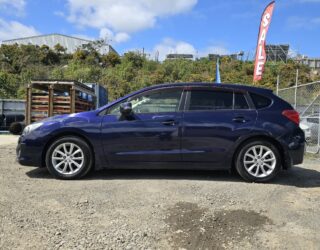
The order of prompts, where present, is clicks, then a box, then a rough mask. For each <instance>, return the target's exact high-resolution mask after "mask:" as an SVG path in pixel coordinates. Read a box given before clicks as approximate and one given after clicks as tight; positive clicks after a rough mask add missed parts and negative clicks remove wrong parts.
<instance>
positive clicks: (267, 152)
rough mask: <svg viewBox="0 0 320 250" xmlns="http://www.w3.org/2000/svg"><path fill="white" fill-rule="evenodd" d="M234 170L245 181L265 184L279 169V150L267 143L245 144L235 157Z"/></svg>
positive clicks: (253, 142)
mask: <svg viewBox="0 0 320 250" xmlns="http://www.w3.org/2000/svg"><path fill="white" fill-rule="evenodd" d="M235 165H236V169H237V172H238V173H239V175H240V176H241V177H242V178H243V179H245V180H246V181H252V182H267V181H270V180H271V179H273V178H274V177H275V176H276V175H277V174H278V172H279V171H280V169H281V158H280V154H279V150H278V149H277V148H276V147H275V146H274V145H273V144H272V143H270V142H268V141H262V140H261V141H251V142H248V143H247V144H245V145H244V146H243V147H242V148H241V150H240V151H239V153H238V155H237V157H236V162H235Z"/></svg>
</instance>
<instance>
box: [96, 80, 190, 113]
mask: <svg viewBox="0 0 320 250" xmlns="http://www.w3.org/2000/svg"><path fill="white" fill-rule="evenodd" d="M174 89H178V90H180V91H181V95H180V99H179V104H178V109H177V111H175V112H156V113H138V114H139V115H146V114H166V113H178V112H181V111H183V101H182V100H183V98H185V95H184V88H183V87H179V86H172V87H170V86H169V87H164V88H154V89H148V90H145V91H143V92H139V93H137V94H135V95H131V96H128V97H127V98H125V99H122V100H119V101H117V102H115V103H114V104H112V105H111V106H109V107H107V108H106V109H104V110H103V111H101V112H100V113H102V112H103V113H104V114H103V115H111V114H110V113H109V110H110V109H111V108H112V107H114V106H115V105H117V104H121V103H122V102H126V101H128V99H132V98H136V97H139V96H141V95H145V94H147V93H149V92H157V91H163V90H174Z"/></svg>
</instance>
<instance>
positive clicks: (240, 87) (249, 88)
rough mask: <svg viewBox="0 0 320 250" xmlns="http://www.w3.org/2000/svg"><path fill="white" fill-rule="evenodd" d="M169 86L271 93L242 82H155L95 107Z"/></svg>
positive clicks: (109, 104)
mask: <svg viewBox="0 0 320 250" xmlns="http://www.w3.org/2000/svg"><path fill="white" fill-rule="evenodd" d="M169 87H181V88H185V87H206V88H214V89H221V90H223V89H225V90H240V91H250V92H253V93H258V94H259V93H260V94H264V95H270V94H272V90H270V89H266V88H261V87H255V86H250V85H243V84H238V83H215V82H189V83H183V82H182V83H181V82H179V83H163V84H155V85H152V86H149V87H146V88H143V89H140V90H137V91H135V92H132V93H130V94H128V95H125V96H123V97H121V98H119V99H117V100H114V101H113V102H110V103H108V104H107V105H105V106H103V107H101V108H99V109H97V111H98V112H100V111H101V110H104V109H105V108H106V107H108V106H111V105H113V104H114V103H116V102H119V101H122V100H124V99H126V98H129V97H131V96H134V95H137V94H140V93H143V92H145V91H148V90H156V89H161V88H169Z"/></svg>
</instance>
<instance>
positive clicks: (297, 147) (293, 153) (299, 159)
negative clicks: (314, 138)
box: [284, 142, 305, 169]
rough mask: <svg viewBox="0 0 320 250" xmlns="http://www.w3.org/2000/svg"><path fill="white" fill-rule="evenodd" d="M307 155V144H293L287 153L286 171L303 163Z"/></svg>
mask: <svg viewBox="0 0 320 250" xmlns="http://www.w3.org/2000/svg"><path fill="white" fill-rule="evenodd" d="M304 153H305V142H296V143H291V144H289V146H288V149H287V150H286V152H285V159H284V160H285V162H284V169H289V168H291V167H292V166H294V165H298V164H301V163H303V157H304Z"/></svg>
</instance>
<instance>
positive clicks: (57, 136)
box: [41, 131, 95, 166]
mask: <svg viewBox="0 0 320 250" xmlns="http://www.w3.org/2000/svg"><path fill="white" fill-rule="evenodd" d="M67 136H74V137H78V138H80V139H82V140H83V141H85V142H86V143H87V144H88V145H89V148H90V150H91V154H92V157H93V158H92V162H93V166H94V164H95V152H94V148H93V145H92V143H91V142H90V140H89V139H88V138H87V137H86V136H84V135H83V134H81V133H79V132H75V131H61V132H59V133H57V134H55V135H54V136H53V137H51V138H50V140H48V141H47V143H46V144H45V146H44V149H43V151H42V156H41V163H42V166H46V154H47V150H48V149H49V147H50V145H51V144H52V143H53V142H55V141H56V140H58V139H60V138H62V137H67Z"/></svg>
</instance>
